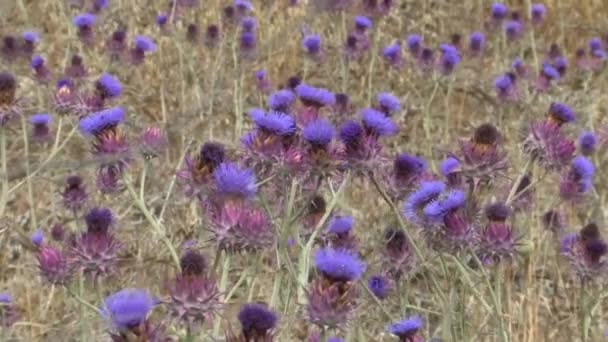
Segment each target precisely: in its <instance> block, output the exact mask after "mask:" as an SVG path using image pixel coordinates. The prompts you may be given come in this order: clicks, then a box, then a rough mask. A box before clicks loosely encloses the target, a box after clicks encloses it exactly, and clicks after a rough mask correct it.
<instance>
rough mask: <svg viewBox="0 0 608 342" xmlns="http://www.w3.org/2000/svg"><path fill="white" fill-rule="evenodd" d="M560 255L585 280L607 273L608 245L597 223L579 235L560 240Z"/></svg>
mask: <svg viewBox="0 0 608 342" xmlns="http://www.w3.org/2000/svg"><path fill="white" fill-rule="evenodd" d="M559 247H560V253H561V254H562V255H563V256H565V257H566V259H567V260H568V261H569V263H570V266H571V268H572V269H573V271H574V272H575V274H576V275H577V276H578V277H579V278H581V279H583V280H591V279H594V278H596V277H598V276H600V275H602V274H603V273H605V271H606V267H607V265H608V262H607V260H606V255H608V244H607V243H606V241H605V240H604V239H603V237H602V236H601V234H600V230H599V227H598V226H597V224H595V223H589V224H587V225H586V226H584V227H583V228H582V229H581V230H580V231H579V232H578V233H575V232H573V233H569V234H566V235H564V236H563V237H562V238H561V240H560V246H559Z"/></svg>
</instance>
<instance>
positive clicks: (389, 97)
mask: <svg viewBox="0 0 608 342" xmlns="http://www.w3.org/2000/svg"><path fill="white" fill-rule="evenodd" d="M376 103H377V106H378V109H379V110H381V111H382V112H383V113H384V114H386V115H387V116H390V115H391V114H393V113H395V112H398V111H399V109H400V105H399V99H398V98H397V97H396V96H395V95H393V94H391V93H378V94H376Z"/></svg>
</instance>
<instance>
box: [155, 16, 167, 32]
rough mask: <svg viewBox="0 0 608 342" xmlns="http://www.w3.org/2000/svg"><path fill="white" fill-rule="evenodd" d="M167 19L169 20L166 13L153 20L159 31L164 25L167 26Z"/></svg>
mask: <svg viewBox="0 0 608 342" xmlns="http://www.w3.org/2000/svg"><path fill="white" fill-rule="evenodd" d="M167 19H169V16H168V15H167V13H160V14H158V15H157V16H156V19H155V22H156V25H158V27H160V28H161V29H164V28H165V25H166V24H167Z"/></svg>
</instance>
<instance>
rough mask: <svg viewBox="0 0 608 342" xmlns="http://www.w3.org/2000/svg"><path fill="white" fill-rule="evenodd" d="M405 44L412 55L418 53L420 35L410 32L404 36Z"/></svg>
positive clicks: (420, 41)
mask: <svg viewBox="0 0 608 342" xmlns="http://www.w3.org/2000/svg"><path fill="white" fill-rule="evenodd" d="M405 45H406V46H407V49H408V50H409V51H410V53H412V54H413V55H415V56H416V55H418V54H419V53H420V51H421V49H422V36H421V35H419V34H416V33H412V34H410V35H408V36H407V37H406V38H405Z"/></svg>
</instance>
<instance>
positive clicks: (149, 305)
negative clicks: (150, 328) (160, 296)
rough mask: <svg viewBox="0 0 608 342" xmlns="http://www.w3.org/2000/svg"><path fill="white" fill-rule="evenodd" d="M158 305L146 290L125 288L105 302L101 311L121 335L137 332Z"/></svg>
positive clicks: (107, 298)
mask: <svg viewBox="0 0 608 342" xmlns="http://www.w3.org/2000/svg"><path fill="white" fill-rule="evenodd" d="M156 304H157V300H156V299H154V298H153V297H152V296H151V295H150V294H149V293H148V291H146V290H144V289H136V288H125V289H122V290H120V291H117V292H115V293H113V294H111V295H109V296H108V297H106V298H105V299H104V300H103V303H102V305H101V308H100V311H101V313H102V315H103V316H104V317H105V318H107V319H109V320H110V322H111V324H112V326H113V327H114V329H116V330H117V331H118V332H119V333H121V334H122V333H126V332H128V331H136V330H137V329H138V328H139V327H140V326H141V325H142V324H144V322H145V320H146V317H147V316H148V313H150V311H152V309H153V308H154V306H155V305H156Z"/></svg>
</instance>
